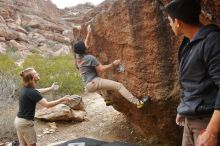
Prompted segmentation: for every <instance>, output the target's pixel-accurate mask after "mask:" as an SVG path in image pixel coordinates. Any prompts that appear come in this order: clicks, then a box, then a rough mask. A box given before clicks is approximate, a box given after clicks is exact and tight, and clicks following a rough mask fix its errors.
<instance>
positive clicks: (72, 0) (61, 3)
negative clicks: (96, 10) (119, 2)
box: [51, 0, 104, 9]
mask: <svg viewBox="0 0 220 146" xmlns="http://www.w3.org/2000/svg"><path fill="white" fill-rule="evenodd" d="M51 1H52V2H53V3H54V4H56V5H57V7H58V8H60V9H63V8H65V7H70V6H75V5H78V4H84V3H86V2H91V3H92V4H94V5H97V4H100V3H101V2H103V1H104V0H51Z"/></svg>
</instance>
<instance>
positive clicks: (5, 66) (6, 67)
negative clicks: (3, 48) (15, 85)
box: [0, 54, 17, 73]
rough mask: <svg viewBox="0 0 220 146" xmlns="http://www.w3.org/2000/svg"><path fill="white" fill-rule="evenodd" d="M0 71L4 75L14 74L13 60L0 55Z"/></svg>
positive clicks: (15, 68)
mask: <svg viewBox="0 0 220 146" xmlns="http://www.w3.org/2000/svg"><path fill="white" fill-rule="evenodd" d="M0 71H1V72H4V73H15V72H16V71H17V67H16V64H15V63H14V60H13V59H11V58H10V57H9V56H8V55H6V54H0Z"/></svg>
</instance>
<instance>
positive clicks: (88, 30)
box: [87, 24, 92, 32]
mask: <svg viewBox="0 0 220 146" xmlns="http://www.w3.org/2000/svg"><path fill="white" fill-rule="evenodd" d="M87 32H92V29H91V25H90V24H89V25H88V26H87Z"/></svg>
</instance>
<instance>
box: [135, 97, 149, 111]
mask: <svg viewBox="0 0 220 146" xmlns="http://www.w3.org/2000/svg"><path fill="white" fill-rule="evenodd" d="M149 99H150V97H149V96H144V97H143V98H142V99H141V100H139V103H138V104H137V108H138V109H141V108H143V107H144V105H145V103H146V102H147V101H148V100H149Z"/></svg>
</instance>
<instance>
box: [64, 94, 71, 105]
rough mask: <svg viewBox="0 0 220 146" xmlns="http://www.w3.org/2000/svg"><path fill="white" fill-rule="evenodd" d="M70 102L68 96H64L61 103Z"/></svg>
mask: <svg viewBox="0 0 220 146" xmlns="http://www.w3.org/2000/svg"><path fill="white" fill-rule="evenodd" d="M70 100H71V97H70V95H65V96H64V97H62V103H64V104H66V103H68V102H69V101H70Z"/></svg>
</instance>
